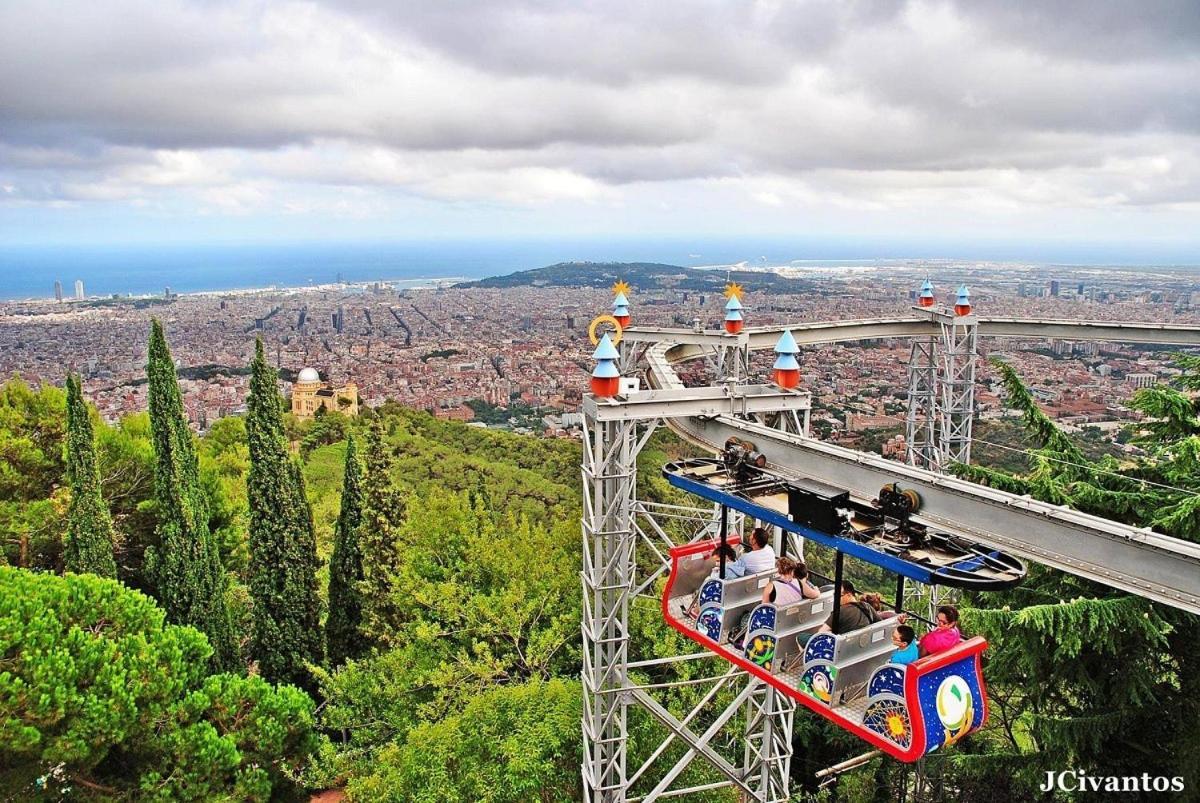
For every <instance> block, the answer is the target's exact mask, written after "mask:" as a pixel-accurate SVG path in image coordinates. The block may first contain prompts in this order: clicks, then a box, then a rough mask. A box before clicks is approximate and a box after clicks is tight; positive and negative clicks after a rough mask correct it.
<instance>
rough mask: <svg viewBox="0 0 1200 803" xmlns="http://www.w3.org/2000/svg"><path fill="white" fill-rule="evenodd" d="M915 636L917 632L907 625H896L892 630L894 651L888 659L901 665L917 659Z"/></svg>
mask: <svg viewBox="0 0 1200 803" xmlns="http://www.w3.org/2000/svg"><path fill="white" fill-rule="evenodd" d="M916 637H917V634H916V633H914V632H913V629H912V628H911V627H909V626H908V625H897V626H896V629H895V630H893V631H892V643H893V644H895V645H896V651H895V652H894V653H892V657H891V658H889V659H888V661H890V662H891V663H893V664H900V665H901V666H903V665H905V664H911V663H912V662H913V661H915V660H917V658H919V657H920V656H919V655H918V654H917V642H916Z"/></svg>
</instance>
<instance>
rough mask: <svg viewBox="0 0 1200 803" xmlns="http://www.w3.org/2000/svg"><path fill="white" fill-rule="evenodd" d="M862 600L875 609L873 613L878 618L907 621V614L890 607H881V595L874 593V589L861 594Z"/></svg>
mask: <svg viewBox="0 0 1200 803" xmlns="http://www.w3.org/2000/svg"><path fill="white" fill-rule="evenodd" d="M862 601H863V602H865V603H867V604H868V605H870V606H871V607H872V608H874V609H875V614H876V616H878V617H879V618H880V619H891V618H893V617H894V618H895V619H896V620H897V621H899V622H906V621H908V614H906V613H897V612H896V611H893V610H892V609H890V608H885V607H883V597H881V596H879V595H878V594H876V593H875V592H874V591H868V592H866V593H864V594H863V595H862Z"/></svg>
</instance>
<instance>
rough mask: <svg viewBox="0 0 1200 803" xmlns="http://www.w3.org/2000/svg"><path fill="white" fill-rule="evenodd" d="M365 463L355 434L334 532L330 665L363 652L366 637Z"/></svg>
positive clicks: (348, 443) (327, 626) (327, 628)
mask: <svg viewBox="0 0 1200 803" xmlns="http://www.w3.org/2000/svg"><path fill="white" fill-rule="evenodd" d="M362 505H363V489H362V466H361V465H360V464H359V462H358V446H357V444H356V443H355V441H354V436H353V435H350V436H349V437H348V438H347V439H346V467H345V470H344V471H343V472H342V506H341V510H340V511H339V512H338V520H337V525H336V526H335V527H334V531H333V555H332V556H330V558H329V619H328V620H327V621H326V623H325V632H326V634H327V636H328V639H329V665H330V666H334V667H336V666H340V665H341V664H343V663H345V661H346V659H347V658H353V657H355V656H356V655H358V654H359V653H360V648H361V646H362V643H363V642H362V640H361V637H360V635H359V632H358V629H359V626H360V625H361V624H362V592H361V591H360V589H359V584H360V583H361V582H362V579H363V561H362V551H361V550H360V549H359V547H358V528H359V525H360V524H361V523H362Z"/></svg>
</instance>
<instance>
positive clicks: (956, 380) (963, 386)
mask: <svg viewBox="0 0 1200 803" xmlns="http://www.w3.org/2000/svg"><path fill="white" fill-rule="evenodd" d="M941 324H942V341H941V347H942V348H941V352H942V353H941V358H942V359H941V369H942V370H941V376H940V377H938V379H939V383H940V385H941V388H940V390H941V392H940V393H939V394H938V419H939V424H940V426H941V431H940V432H939V433H938V435H939V443H938V447H939V448H938V451H939V452H940V459H941V467H942V468H945V467H946V466H949V465H950V464H951V463H970V462H971V425H972V422H973V421H974V418H975V351H976V343H977V340H978V337H979V325H978V322H977V321H976V319H975V317H974V316H973V315H966V316H945V317H942V319H941Z"/></svg>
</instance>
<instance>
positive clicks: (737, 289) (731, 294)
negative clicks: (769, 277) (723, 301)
mask: <svg viewBox="0 0 1200 803" xmlns="http://www.w3.org/2000/svg"><path fill="white" fill-rule="evenodd" d="M745 292H746V291H745V289H744V288H743V287H742V286H741V285H740V284H738V283H737V282H730V283H729V284H727V285H725V297H726V298H736V299H737V300H738V301H741V300H742V295H743V294H744V293H745Z"/></svg>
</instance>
